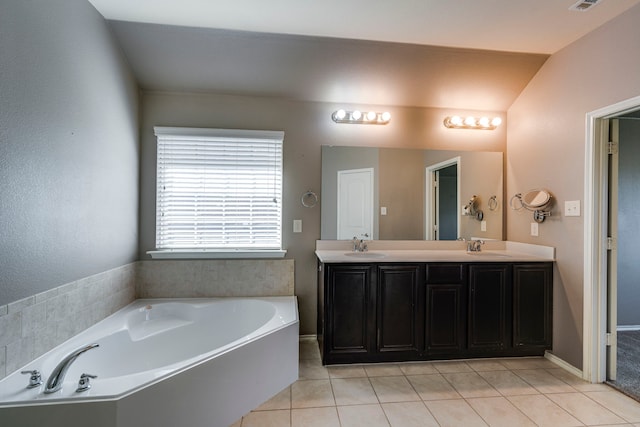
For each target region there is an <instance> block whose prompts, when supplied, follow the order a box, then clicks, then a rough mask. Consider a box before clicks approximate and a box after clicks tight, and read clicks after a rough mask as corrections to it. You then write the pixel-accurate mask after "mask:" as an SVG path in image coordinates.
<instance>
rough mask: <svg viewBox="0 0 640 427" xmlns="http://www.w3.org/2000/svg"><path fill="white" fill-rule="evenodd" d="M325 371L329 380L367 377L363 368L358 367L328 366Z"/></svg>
mask: <svg viewBox="0 0 640 427" xmlns="http://www.w3.org/2000/svg"><path fill="white" fill-rule="evenodd" d="M327 370H328V371H329V377H330V378H362V377H366V376H367V373H366V372H365V370H364V367H362V366H360V365H356V366H348V365H345V366H329V367H327Z"/></svg>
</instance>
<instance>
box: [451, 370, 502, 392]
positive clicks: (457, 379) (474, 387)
mask: <svg viewBox="0 0 640 427" xmlns="http://www.w3.org/2000/svg"><path fill="white" fill-rule="evenodd" d="M442 376H443V377H444V378H445V379H446V380H447V381H449V383H450V384H451V385H452V386H453V388H455V389H456V391H457V392H458V393H460V395H461V396H462V397H464V398H470V397H491V396H500V393H498V391H497V390H496V389H495V388H493V387H491V385H490V384H489V383H488V382H486V381H485V380H484V378H482V377H481V376H480V375H478V373H476V372H458V373H455V374H442Z"/></svg>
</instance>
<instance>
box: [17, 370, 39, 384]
mask: <svg viewBox="0 0 640 427" xmlns="http://www.w3.org/2000/svg"><path fill="white" fill-rule="evenodd" d="M20 373H21V374H24V375H27V374H28V375H31V377H30V378H29V385H28V386H27V388H36V387H40V386H41V385H42V374H40V371H38V370H37V369H34V370H33V371H20Z"/></svg>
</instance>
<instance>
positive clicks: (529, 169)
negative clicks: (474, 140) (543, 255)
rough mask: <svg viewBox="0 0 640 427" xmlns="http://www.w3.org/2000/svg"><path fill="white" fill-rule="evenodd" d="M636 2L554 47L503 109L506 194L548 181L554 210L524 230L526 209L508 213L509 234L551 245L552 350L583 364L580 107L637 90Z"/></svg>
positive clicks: (639, 36) (639, 15) (639, 33)
mask: <svg viewBox="0 0 640 427" xmlns="http://www.w3.org/2000/svg"><path fill="white" fill-rule="evenodd" d="M638 22H640V5H638V6H634V7H633V8H631V9H629V11H628V12H626V13H625V14H624V15H622V16H620V17H618V18H616V19H614V20H612V21H610V22H609V23H607V24H605V25H603V26H602V27H600V28H598V29H597V30H595V31H593V32H591V33H590V34H588V35H586V36H585V37H583V38H582V39H580V40H578V41H576V42H575V43H573V44H571V45H569V46H568V47H566V48H565V49H563V50H561V51H559V52H558V53H556V54H554V55H552V56H551V58H549V59H548V60H547V62H546V63H545V64H544V65H543V67H542V68H541V69H540V71H539V72H538V74H537V75H536V76H535V77H534V78H533V79H532V80H531V82H530V83H529V85H528V86H527V88H526V89H525V90H524V91H523V92H522V94H521V95H520V97H519V98H518V99H517V100H516V101H515V102H514V104H513V105H512V107H511V108H510V109H509V111H508V119H509V120H508V126H507V133H508V135H509V137H508V141H507V180H506V183H507V196H508V197H510V196H512V195H513V194H515V193H516V192H523V191H526V190H527V189H530V188H538V187H546V188H548V189H549V190H551V192H552V193H553V195H554V196H555V202H556V204H555V207H554V208H553V216H552V217H550V218H548V219H547V220H546V221H545V222H544V223H543V224H541V225H540V227H539V236H538V237H531V236H530V235H529V230H530V227H529V224H530V223H531V222H532V216H531V213H530V212H526V211H518V212H515V211H511V210H509V211H508V213H507V238H508V240H514V241H519V242H525V243H536V244H542V245H549V246H555V247H556V257H557V263H556V269H555V271H554V310H553V311H554V317H553V325H554V326H553V352H554V354H556V355H557V356H558V357H560V358H562V359H564V360H565V361H567V362H568V363H570V364H572V365H573V366H576V367H578V368H581V367H582V344H583V343H582V325H583V306H582V304H583V267H584V265H583V264H584V262H583V255H584V253H583V244H584V237H583V226H584V224H583V217H569V218H565V217H564V216H562V208H563V207H564V202H565V201H566V200H584V197H583V196H584V176H585V170H584V163H585V129H586V125H585V114H586V113H588V112H590V111H594V110H597V109H599V108H602V107H605V106H608V105H612V104H614V103H617V102H620V101H622V100H625V99H629V98H632V97H634V96H638V95H640V79H638V75H640V45H639V44H638V42H637V41H638V40H640V26H639V25H638Z"/></svg>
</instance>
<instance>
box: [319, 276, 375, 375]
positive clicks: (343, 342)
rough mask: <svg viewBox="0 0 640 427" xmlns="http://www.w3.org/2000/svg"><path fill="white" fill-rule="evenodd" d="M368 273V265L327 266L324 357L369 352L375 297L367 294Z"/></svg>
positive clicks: (369, 290) (372, 330) (372, 333)
mask: <svg viewBox="0 0 640 427" xmlns="http://www.w3.org/2000/svg"><path fill="white" fill-rule="evenodd" d="M371 272H372V267H371V266H369V265H328V266H327V269H326V272H325V275H326V280H327V289H326V293H327V294H326V297H327V301H326V304H325V312H326V320H327V324H326V328H325V331H324V334H325V335H324V341H325V350H326V351H325V353H326V355H325V358H326V357H330V356H332V355H339V354H349V353H368V352H370V351H371V350H372V349H373V345H372V343H373V342H374V339H373V338H375V295H373V294H372V293H371V285H370V284H371ZM345 361H346V359H345ZM337 362H338V361H336V363H337Z"/></svg>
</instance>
